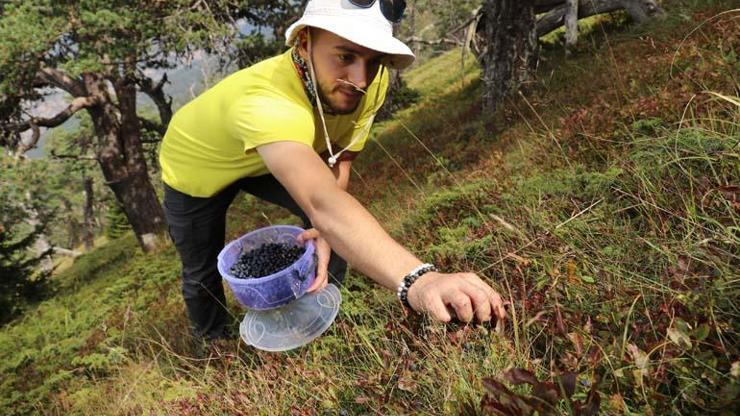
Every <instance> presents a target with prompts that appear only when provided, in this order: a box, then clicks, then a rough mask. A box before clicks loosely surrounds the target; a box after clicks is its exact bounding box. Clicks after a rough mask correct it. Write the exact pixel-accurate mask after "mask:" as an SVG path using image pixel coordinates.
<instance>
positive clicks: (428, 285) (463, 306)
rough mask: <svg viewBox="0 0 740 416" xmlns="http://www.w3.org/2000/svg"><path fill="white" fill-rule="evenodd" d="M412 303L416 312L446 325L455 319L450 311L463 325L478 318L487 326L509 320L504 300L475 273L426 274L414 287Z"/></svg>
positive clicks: (410, 296)
mask: <svg viewBox="0 0 740 416" xmlns="http://www.w3.org/2000/svg"><path fill="white" fill-rule="evenodd" d="M408 301H409V304H410V305H411V307H412V308H413V309H414V310H415V311H418V312H427V313H429V314H430V315H432V317H433V318H435V319H436V320H438V321H442V322H449V321H450V320H451V319H452V315H451V314H450V310H452V311H454V313H455V315H457V319H459V320H461V321H463V322H470V321H472V320H473V318H474V317H475V318H476V319H477V320H478V321H480V322H485V321H489V320H491V318H492V316H493V315H495V316H496V318H498V319H501V320H503V319H506V311H505V310H504V303H503V301H502V300H501V296H500V295H499V294H498V293H497V292H496V291H495V290H493V289H492V288H491V287H490V286H489V285H488V284H486V283H485V282H484V281H483V280H481V279H480V278H479V277H478V276H476V275H475V274H473V273H450V274H446V273H436V272H430V273H426V274H424V275H423V276H421V277H420V278H419V279H418V280H417V281H416V282H414V284H412V285H411V288H410V289H409V292H408Z"/></svg>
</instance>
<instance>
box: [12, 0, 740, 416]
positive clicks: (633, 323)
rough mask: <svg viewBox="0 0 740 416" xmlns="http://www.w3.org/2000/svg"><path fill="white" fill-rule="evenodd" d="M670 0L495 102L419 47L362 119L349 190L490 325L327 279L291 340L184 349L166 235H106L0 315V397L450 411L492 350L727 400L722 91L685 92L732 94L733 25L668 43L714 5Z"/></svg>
mask: <svg viewBox="0 0 740 416" xmlns="http://www.w3.org/2000/svg"><path fill="white" fill-rule="evenodd" d="M694 3H695V2H676V1H673V2H670V3H669V4H668V7H669V8H670V7H673V14H672V17H671V18H670V19H669V20H668V21H666V22H662V23H659V24H656V25H654V26H653V27H650V28H648V29H646V31H644V32H637V31H635V30H632V31H629V32H622V33H619V32H616V33H613V32H610V34H609V36H608V38H607V39H604V38H603V36H601V35H602V34H603V33H604V32H601V29H600V28H599V27H597V28H596V34H595V35H594V36H593V37H592V38H589V39H584V40H583V42H582V46H581V48H582V50H581V51H580V53H579V54H578V55H577V56H576V57H575V58H574V59H571V60H569V61H563V60H562V59H561V58H560V57H559V56H560V54H561V52H560V51H557V50H554V51H548V52H546V53H545V55H544V56H545V57H547V59H548V60H547V61H545V62H544V63H543V65H542V67H541V69H540V72H539V78H538V79H539V81H538V82H537V83H536V84H535V85H533V86H532V87H531V88H530V91H529V93H528V94H527V95H526V97H527V98H526V99H523V98H517V99H513V100H511V101H510V102H508V103H507V106H506V107H507V108H506V110H505V111H503V112H501V114H498V115H496V117H489V116H487V115H484V114H481V113H480V111H479V110H478V99H477V97H478V96H479V93H480V82H479V81H476V75H477V70H476V68H475V65H472V64H469V65H467V66H466V67H465V68H464V69H463V68H461V66H460V60H459V53H455V54H449V55H445V56H442V57H440V58H437V59H434V60H432V61H431V62H429V63H427V64H426V65H424V66H421V67H419V68H417V69H415V70H414V71H412V72H410V73H409V74H408V76H407V79H408V80H409V84H410V85H411V86H412V87H415V88H418V89H420V90H421V91H422V92H423V101H422V102H421V103H420V104H419V105H417V106H415V107H414V108H411V109H408V110H405V111H404V112H402V114H400V115H399V117H398V120H395V121H393V120H392V121H388V122H385V123H383V125H382V126H380V127H379V128H378V129H376V130H375V132H376V139H377V140H375V141H373V142H372V143H370V144H369V145H368V149H367V151H366V152H365V154H364V155H363V158H362V160H361V161H360V162H359V163H358V164H357V166H356V168H355V173H356V177H357V180H356V182H355V183H356V185H355V189H354V193H355V194H356V195H358V198H359V199H360V200H361V201H364V202H365V203H367V204H368V206H370V207H371V210H372V211H373V212H374V213H375V214H376V215H377V216H378V217H379V218H380V219H381V221H382V222H383V223H384V224H386V225H387V227H388V229H389V230H390V231H391V233H393V234H394V235H395V236H396V237H398V238H399V239H401V240H402V241H404V243H405V244H407V245H408V246H409V247H413V248H414V250H415V251H416V252H417V253H419V254H420V255H421V256H423V257H425V258H433V259H434V260H435V261H436V262H437V263H438V264H440V265H442V266H443V267H444V268H445V269H448V270H455V269H467V270H474V271H477V272H479V274H480V275H481V276H484V277H485V278H487V279H489V280H490V281H491V282H492V283H493V284H495V285H496V286H497V287H498V288H499V289H500V290H501V292H502V293H504V294H505V295H506V297H507V298H509V299H510V300H511V302H512V309H511V312H512V313H511V315H512V320H511V322H510V324H509V325H508V327H507V328H506V330H505V332H504V333H502V334H496V333H495V331H491V330H490V328H480V327H479V328H469V327H462V328H461V327H457V326H454V325H452V326H447V327H445V326H440V325H430V324H428V323H426V322H419V321H407V320H405V319H400V317H401V310H400V308H399V307H398V306H397V304H396V303H395V302H394V300H393V297H392V294H390V293H387V292H384V291H381V290H378V289H375V288H373V287H372V286H371V285H370V284H368V283H367V281H366V280H365V279H363V278H362V277H360V276H350V278H349V282H348V284H347V286H346V287H345V288H344V289H343V296H344V303H343V307H342V310H341V312H340V315H339V317H338V318H337V321H336V323H335V325H333V326H332V328H330V330H329V331H328V332H327V333H326V334H325V335H324V336H322V337H321V338H319V339H318V340H316V341H314V342H313V343H311V344H310V345H309V346H307V347H305V348H302V349H299V350H297V351H293V352H289V353H285V354H266V353H262V352H257V351H253V350H251V349H248V348H245V347H244V346H243V344H240V343H239V342H234V343H232V344H231V345H228V346H226V348H225V351H224V353H223V354H222V355H221V356H219V357H216V358H213V359H210V360H199V359H196V358H193V357H194V355H195V354H194V352H195V350H194V347H193V346H192V345H190V343H189V341H188V337H187V336H186V334H187V329H186V328H187V323H186V321H185V318H184V311H183V306H182V303H181V298H180V295H179V288H178V264H177V258H176V256H175V254H174V252H173V251H172V250H171V249H170V250H166V251H164V252H162V253H160V254H158V255H155V256H143V255H141V254H132V253H138V251H137V250H136V249H135V241H134V240H133V238H125V239H122V240H119V241H116V242H113V243H111V244H109V245H108V246H106V247H104V248H101V249H99V250H97V251H95V252H92V253H89V254H86V255H85V256H84V257H83V258H81V259H79V260H78V261H77V262H76V264H75V265H74V266H73V267H71V268H69V269H68V270H66V271H65V272H64V273H62V274H61V275H59V276H58V281H59V282H60V285H61V286H62V287H61V289H60V292H59V293H58V295H57V296H55V297H54V298H53V299H51V300H49V301H47V302H44V303H42V304H41V305H40V306H39V307H38V308H37V309H36V310H35V311H34V312H32V313H31V314H29V315H28V316H26V317H25V318H24V319H23V320H22V321H19V322H16V323H14V324H13V325H10V326H8V327H6V328H3V329H2V331H0V363H2V364H0V373H1V374H2V381H0V400H1V401H0V412H1V413H3V414H14V413H20V414H22V413H29V412H33V411H41V412H44V413H51V414H74V413H77V414H115V413H122V414H127V413H132V414H140V413H152V414H204V413H207V414H237V413H242V414H291V413H292V414H306V413H308V414H311V413H322V412H326V413H328V414H337V413H341V412H342V411H344V412H346V413H348V414H362V413H369V414H398V413H412V411H411V409H413V410H414V412H415V413H419V414H440V413H458V412H459V411H460V409H461V408H462V407H463V406H464V405H465V404H466V403H475V404H477V403H479V402H480V399H481V397H482V396H483V394H484V392H485V389H484V388H483V386H482V380H483V378H484V377H486V376H492V375H496V374H498V373H500V372H501V371H502V370H503V369H505V368H508V367H512V366H515V367H522V368H527V369H530V370H532V371H533V372H535V373H536V374H537V376H538V377H540V378H541V379H550V377H551V372H554V373H559V372H562V371H570V372H574V373H577V374H579V381H580V382H579V384H578V389H577V392H576V397H578V398H579V399H584V398H585V396H586V394H587V392H588V387H587V386H588V385H589V384H593V385H596V386H597V389H598V391H599V392H600V396H601V408H602V412H603V413H606V414H622V413H624V412H625V411H627V410H628V411H629V412H634V413H638V414H665V413H671V414H677V413H684V414H690V413H696V412H698V411H700V409H703V408H713V409H717V408H720V407H722V406H724V409H725V410H726V411H731V409H732V405H728V404H727V402H728V401H729V400H731V399H733V398H736V397H737V389H738V379H737V376H732V375H731V368H730V366H731V365H732V363H736V362H737V361H738V351H737V345H738V326H737V322H738V319H737V318H738V311H737V305H736V299H737V298H738V292H739V291H740V290H739V288H738V283H737V276H736V273H734V274H733V272H732V270H733V269H735V270H736V269H737V267H738V257H737V242H738V241H737V240H738V234H737V230H738V228H737V227H738V224H737V222H738V221H737V218H738V217H737V209H738V206H737V197H738V195H737V188H736V186H737V180H738V177H740V172H739V171H738V163H737V162H738V153H737V143H738V137H739V136H740V135H739V134H738V126H737V123H738V109H737V107H734V106H733V105H732V104H730V103H728V102H727V101H725V100H723V99H721V98H718V97H717V96H714V95H711V94H708V93H704V91H713V92H717V93H721V94H724V95H726V96H735V95H737V91H736V90H735V88H736V86H737V81H738V80H737V79H736V78H733V74H737V73H738V71H737V69H738V61H737V57H736V55H735V54H736V52H737V51H736V49H737V34H736V33H735V31H733V29H732V27H734V26H733V24H732V20H731V19H729V18H717V19H713V20H711V21H710V22H708V23H707V24H705V25H703V26H701V27H700V28H699V30H697V31H696V32H694V33H693V34H692V35H691V36H689V37H687V38H686V40H685V41H684V42H683V43H681V40H682V39H683V38H684V36H685V35H686V34H687V33H688V32H689V31H690V29H692V28H694V27H696V26H697V25H698V24H699V23H701V22H702V21H704V20H705V19H707V18H710V17H711V16H713V15H715V14H716V13H717V12H719V11H722V10H726V9H727V8H728V4H730V3H731V2H714V3H715V5H714V6H706V5H703V4H700V5H698V6H697V5H696V4H694ZM679 44H680V46H681V47H680V48H677V46H678V45H679ZM733 48H735V49H734V50H733ZM672 62H673V64H674V65H673V68H672V76H670V74H671V63H672ZM615 63H616V64H617V65H615ZM461 74H464V76H461ZM734 76H736V75H734ZM733 186H735V187H733ZM254 212H259V213H260V215H257V216H255V215H253V213H254ZM229 215H230V228H229V230H228V233H229V235H230V236H232V237H233V236H236V235H238V234H240V233H241V232H244V231H246V230H248V229H251V228H253V227H256V226H260V225H264V224H266V223H268V222H272V223H283V222H292V221H294V220H293V219H291V218H289V216H288V215H287V213H286V212H284V211H282V210H280V209H275V208H272V207H269V206H266V205H263V204H261V203H258V202H256V201H255V200H254V199H253V198H245V199H243V200H240V202H239V203H238V204H235V206H234V207H233V209H232V210H231V211H230V214H229ZM231 307H232V311H233V313H234V314H235V315H236V316H238V315H239V314H240V313H241V311H240V310H239V308H238V307H237V306H235V305H234V302H232V303H231ZM736 365H737V364H736ZM735 371H737V370H735ZM517 391H518V392H523V391H524V390H517ZM735 405H736V404H735ZM559 411H561V412H564V413H567V406H566V405H564V404H560V407H559Z"/></svg>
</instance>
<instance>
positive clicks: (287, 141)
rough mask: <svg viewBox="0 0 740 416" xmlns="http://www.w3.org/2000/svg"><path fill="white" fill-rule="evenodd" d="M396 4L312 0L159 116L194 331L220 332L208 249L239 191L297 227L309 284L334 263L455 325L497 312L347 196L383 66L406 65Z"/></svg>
mask: <svg viewBox="0 0 740 416" xmlns="http://www.w3.org/2000/svg"><path fill="white" fill-rule="evenodd" d="M404 7H405V2H403V1H391V0H379V1H375V0H364V1H360V0H311V1H309V3H308V5H307V6H306V10H305V12H304V15H303V17H302V18H301V19H300V20H298V21H297V22H296V23H295V24H293V25H292V26H291V27H290V28H289V29H288V30H287V33H286V45H287V46H291V48H290V49H289V50H288V51H287V52H285V53H283V54H282V55H279V56H277V57H274V58H270V59H267V60H265V61H262V62H260V63H258V64H256V65H254V66H252V67H250V68H247V69H244V70H241V71H238V72H236V73H235V74H232V75H231V76H229V77H227V78H226V79H224V80H223V81H221V82H220V83H218V84H217V85H215V86H214V87H213V88H211V89H210V90H208V91H206V92H205V93H203V94H202V95H200V96H199V97H197V98H196V99H194V100H193V101H191V102H190V103H188V104H187V105H186V106H184V107H183V108H182V109H180V110H179V111H178V112H177V114H176V115H175V117H174V118H173V119H172V122H171V123H170V125H169V127H168V130H167V134H166V135H165V138H164V140H163V143H162V148H161V153H160V163H161V165H162V175H163V180H164V183H165V201H164V204H165V212H166V214H167V221H168V223H169V227H170V235H171V237H172V239H173V241H174V243H175V245H176V247H177V250H178V252H179V254H180V257H181V260H182V265H183V272H182V274H183V296H184V299H185V304H186V306H187V311H188V316H189V318H190V320H191V322H192V324H193V327H194V332H195V335H197V336H199V337H204V338H206V339H217V338H221V337H224V336H225V333H224V330H225V326H226V324H227V318H228V315H227V312H226V310H225V309H224V304H225V298H224V290H223V284H222V282H221V277H220V276H219V274H218V271H217V269H216V256H217V255H218V253H219V251H220V250H221V248H222V247H223V245H224V229H225V217H226V210H227V208H228V206H229V204H230V203H231V202H232V200H233V199H234V197H235V196H236V194H237V192H238V191H239V190H243V191H245V192H248V193H251V194H253V195H255V196H257V197H259V198H261V199H264V200H266V201H269V202H272V203H275V204H278V205H281V206H283V207H285V208H287V209H289V210H290V211H291V212H293V213H294V214H296V215H298V216H299V217H301V218H302V219H303V221H304V223H305V225H306V228H307V229H308V228H310V229H308V230H307V231H306V232H305V233H303V234H302V235H301V237H299V239H301V240H305V239H315V243H316V246H317V255H318V267H317V277H316V280H315V282H314V284H313V285H312V286H311V288H309V291H316V290H320V289H322V288H323V287H325V286H326V285H327V282H328V280H329V276H330V275H331V278H332V280H333V281H335V282H336V283H340V282H341V281H342V279H343V278H344V274H345V270H346V262H345V260H347V261H349V262H350V263H351V264H352V265H353V267H355V268H356V269H358V270H360V271H361V272H363V273H365V274H366V275H367V276H369V277H371V278H372V279H373V280H375V281H376V282H377V283H378V284H380V285H382V286H385V287H387V288H389V289H394V290H397V293H398V295H399V299H401V300H402V301H403V302H404V303H405V305H406V306H407V307H410V308H412V309H414V310H416V311H418V312H426V313H429V314H431V316H432V317H434V318H435V319H437V320H440V321H449V320H450V319H451V312H454V314H456V315H457V317H458V318H459V319H460V320H462V321H466V322H467V321H471V320H472V319H478V320H480V321H488V320H490V319H491V318H492V316H493V315H495V316H496V317H497V318H498V319H504V318H505V316H506V315H505V312H504V309H503V306H502V301H501V297H500V296H499V295H498V294H497V293H496V292H495V291H494V290H493V289H492V288H491V287H490V286H489V285H488V284H486V283H485V282H483V281H482V280H481V279H480V278H478V277H477V276H475V275H474V274H470V273H453V274H445V273H440V272H437V271H436V269H435V268H434V267H433V266H432V265H429V264H425V263H423V262H422V261H421V260H419V259H418V258H416V257H415V256H414V255H413V254H411V253H409V252H408V251H407V250H406V249H404V248H403V247H402V246H401V245H399V244H398V243H397V242H396V241H394V240H393V239H392V238H391V237H390V236H389V235H388V234H387V233H386V232H385V231H384V230H383V229H382V227H381V226H380V225H379V224H378V222H377V221H376V220H375V218H373V216H372V215H371V214H370V213H369V212H368V211H367V210H366V209H365V208H363V206H362V205H361V204H360V203H359V202H358V201H357V200H356V199H354V198H353V197H352V196H350V195H349V194H348V193H347V191H346V190H347V186H348V182H349V176H350V166H351V163H352V160H353V159H354V157H355V156H356V155H357V152H359V151H360V150H362V148H363V147H364V144H365V141H366V140H367V137H368V134H369V130H370V126H371V124H372V122H373V118H374V116H375V113H376V112H377V111H378V109H379V108H380V106H381V105H382V103H383V100H384V99H385V93H386V89H387V87H388V72H387V70H385V67H386V66H388V67H392V68H397V69H401V68H404V67H406V66H408V65H410V64H411V63H412V62H413V60H414V55H413V53H412V52H411V50H410V49H409V48H408V47H407V46H406V45H405V44H403V43H402V42H401V41H399V40H397V39H395V38H394V37H393V33H392V26H391V21H398V20H400V18H401V15H402V13H403V8H404ZM322 153H323V154H325V156H328V159H327V158H322V156H320V155H321V154H322ZM311 227H313V228H311ZM332 249H333V250H332ZM448 308H449V309H448Z"/></svg>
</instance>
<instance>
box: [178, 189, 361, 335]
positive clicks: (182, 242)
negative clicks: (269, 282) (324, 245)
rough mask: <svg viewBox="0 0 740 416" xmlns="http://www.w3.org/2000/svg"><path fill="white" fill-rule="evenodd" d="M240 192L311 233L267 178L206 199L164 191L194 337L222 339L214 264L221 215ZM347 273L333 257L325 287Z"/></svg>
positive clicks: (222, 307) (224, 319) (220, 243)
mask: <svg viewBox="0 0 740 416" xmlns="http://www.w3.org/2000/svg"><path fill="white" fill-rule="evenodd" d="M240 190H242V191H244V192H247V193H249V194H252V195H254V196H256V197H258V198H260V199H263V200H265V201H268V202H271V203H273V204H277V205H280V206H281V207H284V208H286V209H288V210H289V211H290V212H292V213H293V214H295V215H297V216H298V217H300V218H301V219H302V220H303V224H304V227H305V228H307V229H308V228H310V227H311V222H310V221H309V219H308V217H307V216H306V214H305V213H304V212H303V210H301V208H300V207H299V206H298V204H296V203H295V201H294V200H293V198H292V197H291V196H290V194H289V193H288V191H286V190H285V188H284V187H283V186H282V185H281V184H280V182H278V181H277V179H275V177H273V176H272V175H264V176H258V177H254V178H244V179H241V180H239V181H237V182H235V183H233V184H232V185H231V186H229V187H228V188H226V189H224V190H223V191H221V192H220V193H218V194H217V195H214V196H212V197H209V198H196V197H192V196H189V195H186V194H184V193H182V192H179V191H176V190H174V189H172V188H170V187H169V186H167V185H165V187H164V209H165V214H166V216H167V223H168V224H169V233H170V237H171V238H172V241H173V242H174V243H175V247H176V248H177V252H178V253H179V254H180V259H181V260H182V294H183V298H184V299H185V306H186V307H187V312H188V317H189V318H190V322H191V324H192V326H193V333H194V335H195V336H196V337H202V338H206V339H215V338H222V337H224V336H225V333H224V330H225V328H226V326H227V325H228V324H229V323H230V318H229V314H228V312H227V310H226V299H225V297H224V287H223V283H222V282H221V276H220V275H219V273H218V269H217V268H216V258H217V256H218V253H219V252H220V251H221V249H222V248H223V247H224V243H225V242H224V238H225V237H224V236H225V229H226V211H227V209H228V208H229V205H231V202H232V201H233V200H234V198H235V197H236V195H237V193H238V192H239V191H240ZM346 271H347V263H346V262H345V261H344V260H343V259H342V258H341V257H339V256H337V255H336V253H334V252H333V251H332V253H331V258H330V260H329V278H330V281H331V282H332V283H334V284H337V285H339V284H341V282H342V280H344V274H345V273H346Z"/></svg>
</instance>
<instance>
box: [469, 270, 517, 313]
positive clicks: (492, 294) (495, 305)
mask: <svg viewBox="0 0 740 416" xmlns="http://www.w3.org/2000/svg"><path fill="white" fill-rule="evenodd" d="M471 283H473V284H474V285H476V286H477V287H479V288H480V289H481V290H483V291H484V292H485V294H486V296H487V297H488V301H489V303H490V305H491V311H492V312H493V313H494V314H495V315H496V318H498V319H506V318H507V315H506V309H504V305H506V304H507V303H508V302H504V301H503V299H502V298H501V295H499V294H498V292H496V291H495V290H493V288H491V287H490V286H489V285H488V284H487V283H486V282H484V281H483V280H482V279H480V278H479V277H477V276H476V279H474V280H473V281H472V282H471Z"/></svg>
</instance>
